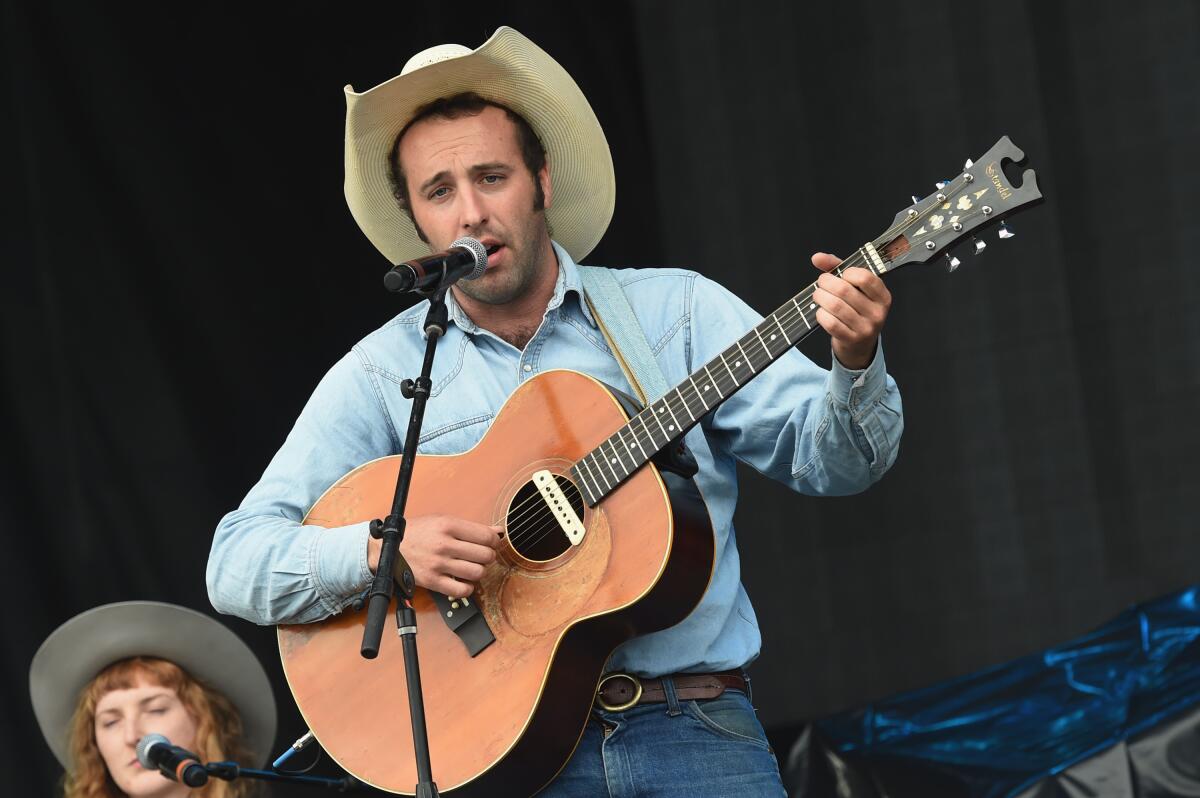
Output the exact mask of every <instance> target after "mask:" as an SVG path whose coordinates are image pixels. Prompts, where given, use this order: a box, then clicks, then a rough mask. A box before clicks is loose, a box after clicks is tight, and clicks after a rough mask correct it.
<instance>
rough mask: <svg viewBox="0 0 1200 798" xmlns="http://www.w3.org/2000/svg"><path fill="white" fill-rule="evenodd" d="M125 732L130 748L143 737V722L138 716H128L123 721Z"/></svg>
mask: <svg viewBox="0 0 1200 798" xmlns="http://www.w3.org/2000/svg"><path fill="white" fill-rule="evenodd" d="M121 725H122V726H123V727H124V732H125V743H126V745H128V746H129V747H130V748H132V747H134V746H136V745H137V742H138V740H140V739H142V731H143V730H142V724H141V723H139V722H138V721H137V719H136V718H126V719H125V720H123V721H122V722H121Z"/></svg>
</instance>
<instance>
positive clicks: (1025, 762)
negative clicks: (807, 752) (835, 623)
mask: <svg viewBox="0 0 1200 798" xmlns="http://www.w3.org/2000/svg"><path fill="white" fill-rule="evenodd" d="M1198 637H1200V585H1195V586H1192V587H1189V588H1187V589H1185V590H1182V591H1180V592H1178V593H1175V594H1172V595H1169V596H1166V597H1163V598H1160V599H1157V600H1155V601H1151V602H1147V603H1145V604H1140V605H1137V606H1134V607H1132V608H1130V609H1128V610H1126V611H1125V612H1123V613H1121V614H1120V615H1119V616H1117V617H1116V618H1115V619H1113V620H1112V621H1111V622H1109V623H1107V624H1105V625H1104V626H1101V627H1100V628H1098V629H1096V630H1095V631H1093V632H1091V633H1089V634H1087V635H1084V636H1083V637H1080V638H1078V639H1076V640H1073V641H1071V642H1070V643H1067V644H1066V645H1062V646H1058V647H1056V648H1052V649H1049V650H1047V651H1045V652H1043V653H1041V654H1035V655H1032V656H1028V657H1023V658H1021V659H1018V660H1015V661H1013V662H1010V663H1007V664H1004V665H999V666H996V667H994V668H989V669H988V670H985V671H981V672H979V673H974V674H971V675H969V676H964V677H961V678H958V679H953V680H951V681H948V682H943V683H941V684H938V685H935V686H933V687H928V688H925V689H921V690H915V691H912V692H909V693H904V694H902V695H898V696H893V697H891V698H888V699H885V700H882V701H877V702H875V703H873V704H871V705H870V706H867V707H865V708H862V709H859V710H857V711H854V712H848V713H844V714H841V715H836V716H833V717H830V718H826V719H823V720H820V721H817V722H816V723H815V724H814V725H815V727H816V730H817V732H818V734H819V735H820V736H821V737H822V738H824V743H825V744H826V746H827V747H828V748H830V749H832V750H833V751H836V752H837V753H838V754H839V755H841V756H842V757H843V758H844V759H845V760H846V761H847V762H854V763H857V765H856V767H862V766H866V767H867V768H868V769H870V768H871V764H870V763H876V764H878V763H887V764H886V765H885V767H884V769H885V770H889V769H890V770H893V771H894V770H895V768H896V766H900V767H901V768H902V769H904V770H905V771H907V772H908V774H909V778H911V776H912V775H913V774H914V772H920V771H925V772H927V773H928V774H929V775H930V776H931V777H934V776H936V780H937V781H938V782H943V783H944V782H946V781H947V780H950V781H952V782H953V783H954V784H955V785H958V786H960V787H961V790H956V792H961V794H963V795H970V796H978V797H979V798H999V796H1009V795H1013V794H1015V793H1017V792H1019V791H1020V790H1022V789H1023V788H1025V787H1027V786H1029V785H1031V784H1034V783H1035V782H1037V781H1039V780H1040V779H1043V778H1045V777H1047V776H1052V775H1054V774H1056V773H1059V772H1061V771H1062V770H1064V769H1066V768H1067V767H1069V766H1071V765H1072V764H1074V763H1076V762H1079V761H1081V760H1084V759H1087V758H1088V757H1091V756H1092V755H1094V754H1096V753H1098V752H1100V751H1103V750H1105V749H1107V748H1110V747H1112V746H1113V745H1115V744H1117V743H1120V742H1121V741H1125V740H1128V739H1130V738H1133V737H1135V736H1137V735H1139V734H1142V733H1144V732H1146V731H1148V730H1150V729H1153V728H1154V727H1155V726H1158V725H1159V724H1161V723H1163V722H1164V721H1166V720H1168V719H1169V718H1171V717H1172V716H1175V715H1178V714H1179V713H1182V712H1184V711H1186V710H1188V709H1189V708H1190V707H1192V706H1193V705H1195V704H1197V703H1198V702H1200V642H1198V641H1197V638H1198ZM871 780H874V781H878V778H874V779H871ZM906 780H909V779H908V778H906Z"/></svg>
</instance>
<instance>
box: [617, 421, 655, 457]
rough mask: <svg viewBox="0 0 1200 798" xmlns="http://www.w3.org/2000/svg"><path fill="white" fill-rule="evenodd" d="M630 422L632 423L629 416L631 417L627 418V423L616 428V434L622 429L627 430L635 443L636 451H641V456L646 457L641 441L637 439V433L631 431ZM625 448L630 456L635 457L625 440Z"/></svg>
mask: <svg viewBox="0 0 1200 798" xmlns="http://www.w3.org/2000/svg"><path fill="white" fill-rule="evenodd" d="M633 418H637V416H634V417H633ZM644 423H645V422H643V424H644ZM632 424H633V419H632V418H631V419H629V423H628V424H626V425H625V426H624V427H621V429H619V430H617V434H618V435H620V434H621V432H622V431H623V430H629V437H631V438H633V442H634V443H636V444H637V447H638V451H639V452H641V453H642V456H643V457H646V456H648V455H647V454H646V450H645V449H644V448H642V442H641V441H639V440H638V436H637V433H636V432H634V431H633V426H632ZM625 448H626V449H628V450H629V456H630V457H636V455H634V453H633V447H632V446H630V445H629V442H628V441H626V442H625Z"/></svg>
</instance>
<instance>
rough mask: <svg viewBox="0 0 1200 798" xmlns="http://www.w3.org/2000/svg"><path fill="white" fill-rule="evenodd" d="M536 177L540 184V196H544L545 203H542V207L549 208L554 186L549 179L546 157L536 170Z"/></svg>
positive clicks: (548, 163)
mask: <svg viewBox="0 0 1200 798" xmlns="http://www.w3.org/2000/svg"><path fill="white" fill-rule="evenodd" d="M537 179H538V182H539V183H541V185H542V196H543V197H544V198H545V203H544V204H543V205H542V207H543V209H545V208H549V207H550V202H551V200H552V199H553V195H554V186H553V183H552V181H551V180H550V159H549V158H548V157H547V159H546V163H545V165H544V166H542V168H541V169H539V170H538V173H537Z"/></svg>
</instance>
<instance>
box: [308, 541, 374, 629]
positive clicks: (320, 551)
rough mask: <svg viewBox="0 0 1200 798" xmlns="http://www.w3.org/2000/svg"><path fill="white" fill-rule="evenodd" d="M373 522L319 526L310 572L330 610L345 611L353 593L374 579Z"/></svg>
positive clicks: (312, 550)
mask: <svg viewBox="0 0 1200 798" xmlns="http://www.w3.org/2000/svg"><path fill="white" fill-rule="evenodd" d="M370 534H371V533H370V522H369V521H363V522H361V523H358V524H351V525H349V526H341V527H335V528H333V529H318V530H317V534H316V535H315V536H314V537H315V542H314V543H313V547H312V549H311V552H310V556H311V560H310V562H309V573H310V574H312V578H313V585H314V586H315V587H316V589H317V595H319V596H320V598H321V603H322V604H324V605H325V609H326V610H328V611H329V612H330V613H338V612H341V611H342V608H344V607H345V606H346V605H347V604H348V603H349V600H350V599H351V597H353V596H354V595H356V594H358V593H361V592H362V591H363V590H365V589H366V587H367V585H368V584H370V582H371V578H372V576H371V569H370V567H369V565H368V563H367V543H368V540H369V539H370Z"/></svg>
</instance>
